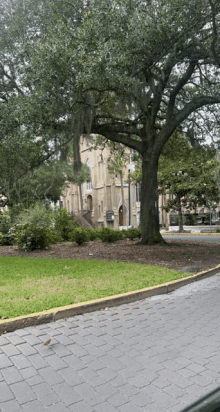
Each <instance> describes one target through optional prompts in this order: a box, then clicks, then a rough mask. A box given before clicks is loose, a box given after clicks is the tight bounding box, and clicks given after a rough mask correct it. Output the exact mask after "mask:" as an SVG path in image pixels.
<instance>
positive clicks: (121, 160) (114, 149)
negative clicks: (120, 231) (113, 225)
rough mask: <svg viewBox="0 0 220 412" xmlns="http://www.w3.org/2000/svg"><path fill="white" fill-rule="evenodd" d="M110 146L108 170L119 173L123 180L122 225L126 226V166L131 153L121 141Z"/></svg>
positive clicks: (109, 144)
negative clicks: (128, 152) (127, 151)
mask: <svg viewBox="0 0 220 412" xmlns="http://www.w3.org/2000/svg"><path fill="white" fill-rule="evenodd" d="M108 146H109V148H110V156H109V157H108V159H107V162H108V171H109V173H110V174H115V173H119V176H120V181H121V197H122V208H123V214H122V226H124V204H125V197H124V171H125V167H126V165H127V164H128V162H129V157H130V156H129V154H127V153H126V152H125V150H126V147H125V146H123V145H122V144H120V143H114V142H111V141H110V142H109V143H108Z"/></svg>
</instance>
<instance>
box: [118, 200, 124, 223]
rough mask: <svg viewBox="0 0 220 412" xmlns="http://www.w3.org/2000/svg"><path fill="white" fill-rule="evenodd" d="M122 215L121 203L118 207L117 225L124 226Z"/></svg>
mask: <svg viewBox="0 0 220 412" xmlns="http://www.w3.org/2000/svg"><path fill="white" fill-rule="evenodd" d="M123 216H124V213H123V206H122V205H121V206H120V208H119V226H124V225H123Z"/></svg>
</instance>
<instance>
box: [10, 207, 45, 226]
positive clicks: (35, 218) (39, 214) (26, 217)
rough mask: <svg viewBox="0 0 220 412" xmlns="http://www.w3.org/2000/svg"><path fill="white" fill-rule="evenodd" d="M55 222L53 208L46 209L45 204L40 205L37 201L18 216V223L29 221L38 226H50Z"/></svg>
mask: <svg viewBox="0 0 220 412" xmlns="http://www.w3.org/2000/svg"><path fill="white" fill-rule="evenodd" d="M52 222H53V210H52V209H46V207H45V206H40V204H39V203H36V204H35V205H34V206H31V207H30V208H29V209H25V210H23V211H22V212H21V213H20V214H19V215H18V216H17V218H16V223H18V224H20V225H25V224H27V223H29V224H31V225H35V226H38V227H50V226H52Z"/></svg>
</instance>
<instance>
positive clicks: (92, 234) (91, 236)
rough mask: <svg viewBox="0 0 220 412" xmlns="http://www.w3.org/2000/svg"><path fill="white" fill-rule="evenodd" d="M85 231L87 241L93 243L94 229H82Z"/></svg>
mask: <svg viewBox="0 0 220 412" xmlns="http://www.w3.org/2000/svg"><path fill="white" fill-rule="evenodd" d="M84 230H86V231H87V233H88V235H89V240H91V241H93V240H95V239H96V238H97V233H96V230H95V229H84Z"/></svg>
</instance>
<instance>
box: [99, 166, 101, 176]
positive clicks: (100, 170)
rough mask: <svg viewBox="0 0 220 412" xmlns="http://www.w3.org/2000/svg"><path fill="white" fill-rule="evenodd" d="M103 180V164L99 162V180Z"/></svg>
mask: <svg viewBox="0 0 220 412" xmlns="http://www.w3.org/2000/svg"><path fill="white" fill-rule="evenodd" d="M100 179H101V163H100V162H99V180H100Z"/></svg>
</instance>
